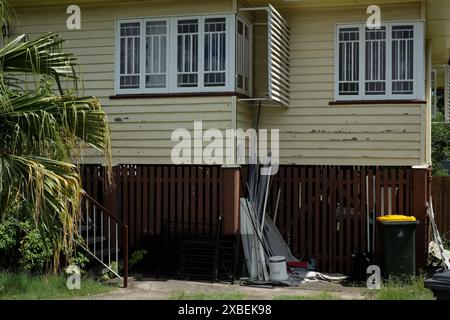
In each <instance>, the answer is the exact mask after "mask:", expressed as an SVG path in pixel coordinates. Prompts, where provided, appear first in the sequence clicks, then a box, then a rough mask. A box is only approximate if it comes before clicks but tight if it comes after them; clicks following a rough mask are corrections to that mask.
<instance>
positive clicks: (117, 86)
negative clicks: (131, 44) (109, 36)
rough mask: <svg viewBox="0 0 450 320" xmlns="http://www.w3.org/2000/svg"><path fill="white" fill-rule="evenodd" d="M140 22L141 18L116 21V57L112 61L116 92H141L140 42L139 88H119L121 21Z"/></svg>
mask: <svg viewBox="0 0 450 320" xmlns="http://www.w3.org/2000/svg"><path fill="white" fill-rule="evenodd" d="M137 22H139V23H140V22H141V19H129V20H122V21H120V23H119V22H118V23H117V26H116V51H115V52H116V59H115V62H114V73H115V76H114V79H115V81H114V82H115V89H116V92H117V93H127V94H135V93H141V92H142V90H141V88H142V44H141V45H140V54H139V60H140V61H139V63H140V77H139V88H138V89H121V88H120V62H121V61H120V38H121V36H120V31H121V29H120V26H121V24H122V23H137ZM140 26H141V30H140V32H141V34H140V37H142V24H141V25H140Z"/></svg>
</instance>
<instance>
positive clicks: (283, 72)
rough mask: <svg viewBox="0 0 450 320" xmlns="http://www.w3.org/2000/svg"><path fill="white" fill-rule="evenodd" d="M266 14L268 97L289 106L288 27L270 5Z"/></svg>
mask: <svg viewBox="0 0 450 320" xmlns="http://www.w3.org/2000/svg"><path fill="white" fill-rule="evenodd" d="M267 16H268V73H269V74H268V78H269V88H268V89H269V98H270V99H272V100H274V101H277V102H279V103H280V104H282V105H284V106H289V87H290V84H289V27H288V24H287V22H286V21H285V20H284V19H283V17H282V16H281V15H280V14H279V13H278V12H277V11H276V10H275V8H273V7H272V6H271V5H269V7H267Z"/></svg>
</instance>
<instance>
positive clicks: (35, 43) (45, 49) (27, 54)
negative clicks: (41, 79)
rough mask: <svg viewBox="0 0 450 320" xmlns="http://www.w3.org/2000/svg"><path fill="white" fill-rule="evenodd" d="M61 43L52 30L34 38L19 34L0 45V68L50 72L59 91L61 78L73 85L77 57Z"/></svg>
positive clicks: (14, 71)
mask: <svg viewBox="0 0 450 320" xmlns="http://www.w3.org/2000/svg"><path fill="white" fill-rule="evenodd" d="M63 43H64V40H63V39H62V38H61V36H59V35H57V34H54V33H47V34H44V35H42V36H40V37H38V38H37V39H35V40H28V39H27V36H26V35H20V36H18V37H17V38H15V39H14V40H12V41H11V42H9V43H8V44H7V45H6V46H5V47H3V48H1V49H0V70H1V72H2V73H3V74H5V73H25V74H33V75H50V76H52V77H54V78H55V80H56V83H57V84H58V87H59V88H60V91H62V84H61V79H62V78H67V79H72V80H73V85H74V88H75V89H76V88H77V86H78V84H77V82H78V76H77V73H76V72H75V67H76V66H77V59H76V58H75V56H74V55H73V54H72V53H67V52H64V51H63V46H62V44H63Z"/></svg>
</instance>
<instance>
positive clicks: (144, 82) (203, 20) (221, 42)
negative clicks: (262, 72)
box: [116, 15, 248, 94]
mask: <svg viewBox="0 0 450 320" xmlns="http://www.w3.org/2000/svg"><path fill="white" fill-rule="evenodd" d="M234 17H235V16H234V15H223V16H216V15H214V16H194V17H170V18H153V19H135V20H124V21H118V22H117V29H118V35H117V45H116V49H117V52H116V56H117V59H118V61H117V63H116V93H118V94H128V93H130V94H134V93H178V92H220V91H233V90H235V76H234V71H235V70H234V61H235V52H234V50H235V44H234V40H235V38H234V36H232V35H234V32H235V19H234ZM247 76H248V75H247Z"/></svg>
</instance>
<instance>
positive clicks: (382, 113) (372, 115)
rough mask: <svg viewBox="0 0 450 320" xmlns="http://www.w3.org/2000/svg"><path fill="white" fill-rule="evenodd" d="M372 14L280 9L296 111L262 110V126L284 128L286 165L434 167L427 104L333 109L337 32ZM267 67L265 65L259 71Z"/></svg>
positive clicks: (398, 9) (396, 16)
mask: <svg viewBox="0 0 450 320" xmlns="http://www.w3.org/2000/svg"><path fill="white" fill-rule="evenodd" d="M365 9H366V7H363V6H361V7H346V8H339V7H336V8H330V9H329V8H319V9H314V8H304V9H295V8H291V9H289V10H279V11H280V13H281V14H282V15H283V16H284V17H285V18H286V20H287V22H288V24H289V28H290V39H291V40H290V41H291V43H290V48H291V51H290V82H291V90H290V107H289V108H279V107H278V108H277V107H270V106H265V107H263V108H262V111H261V119H260V126H261V127H267V128H279V129H280V147H281V151H280V157H281V159H280V161H281V163H285V164H288V163H296V164H305V165H308V164H323V165H332V164H339V165H354V164H360V165H421V164H425V163H426V162H427V161H428V160H427V159H426V155H425V149H426V143H427V141H426V139H425V123H426V122H425V118H424V117H425V107H426V106H425V104H421V103H417V104H384V103H383V104H357V105H353V104H347V105H329V103H330V102H331V101H333V100H334V38H335V26H336V24H338V23H342V24H355V23H360V22H362V21H365V19H367V15H366V12H365ZM381 9H382V12H383V19H386V20H387V21H417V20H419V19H420V6H419V4H416V3H414V4H403V5H395V6H386V5H384V6H383V5H382V6H381ZM256 36H257V37H261V35H260V34H257V35H256ZM261 68H262V64H260V65H256V66H255V69H256V70H259V69H261Z"/></svg>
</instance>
